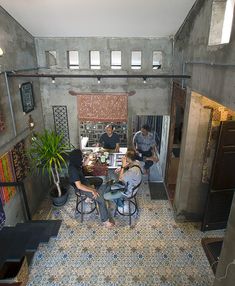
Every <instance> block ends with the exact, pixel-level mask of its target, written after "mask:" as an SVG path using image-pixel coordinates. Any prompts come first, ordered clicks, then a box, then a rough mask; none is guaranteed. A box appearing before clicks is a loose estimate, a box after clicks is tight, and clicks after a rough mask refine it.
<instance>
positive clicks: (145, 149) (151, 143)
mask: <svg viewBox="0 0 235 286" xmlns="http://www.w3.org/2000/svg"><path fill="white" fill-rule="evenodd" d="M133 145H134V149H135V151H136V154H137V155H136V159H137V160H139V161H144V162H145V163H144V170H145V174H149V169H150V167H151V166H152V165H153V162H158V161H159V159H158V157H157V154H156V151H157V148H156V142H155V139H154V136H153V134H152V133H150V127H149V126H148V125H147V124H144V125H143V126H142V127H141V130H140V131H137V132H136V133H135V135H134V137H133Z"/></svg>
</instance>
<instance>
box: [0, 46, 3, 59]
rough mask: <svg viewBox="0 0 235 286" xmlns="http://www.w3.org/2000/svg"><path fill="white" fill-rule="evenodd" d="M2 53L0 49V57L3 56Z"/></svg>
mask: <svg viewBox="0 0 235 286" xmlns="http://www.w3.org/2000/svg"><path fill="white" fill-rule="evenodd" d="M3 54H4V52H3V50H2V49H1V48H0V57H1V56H3Z"/></svg>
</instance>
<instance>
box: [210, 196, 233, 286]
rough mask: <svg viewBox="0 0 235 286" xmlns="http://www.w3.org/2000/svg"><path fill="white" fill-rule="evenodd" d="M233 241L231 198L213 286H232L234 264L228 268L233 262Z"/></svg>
mask: <svg viewBox="0 0 235 286" xmlns="http://www.w3.org/2000/svg"><path fill="white" fill-rule="evenodd" d="M234 241H235V196H234V198H233V203H232V206H231V211H230V216H229V220H228V225H227V231H226V234H225V237H224V243H223V248H222V252H221V254H220V258H219V264H218V266H217V271H216V279H215V281H214V284H213V286H234V281H235V263H234V264H231V265H230V266H229V263H231V262H232V261H235V243H234ZM226 271H227V273H226ZM226 274H227V275H226ZM225 276H226V277H225Z"/></svg>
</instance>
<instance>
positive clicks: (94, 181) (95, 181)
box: [80, 177, 109, 222]
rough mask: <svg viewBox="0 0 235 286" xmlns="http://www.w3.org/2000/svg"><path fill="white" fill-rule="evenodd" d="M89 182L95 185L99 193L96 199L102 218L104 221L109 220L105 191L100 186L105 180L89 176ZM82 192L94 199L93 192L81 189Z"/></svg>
mask: <svg viewBox="0 0 235 286" xmlns="http://www.w3.org/2000/svg"><path fill="white" fill-rule="evenodd" d="M87 180H88V183H89V184H90V185H94V186H95V188H96V191H97V192H98V193H99V197H97V198H96V199H95V201H96V202H97V204H98V206H99V213H100V219H101V221H102V222H105V221H107V220H109V212H108V209H107V206H106V203H105V200H104V197H103V191H102V188H99V187H100V186H101V185H102V182H103V180H102V179H101V178H99V177H90V178H87ZM80 192H81V193H82V194H85V195H86V196H87V197H88V198H91V199H93V194H92V193H91V192H84V191H80Z"/></svg>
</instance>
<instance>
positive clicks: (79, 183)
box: [68, 149, 114, 227]
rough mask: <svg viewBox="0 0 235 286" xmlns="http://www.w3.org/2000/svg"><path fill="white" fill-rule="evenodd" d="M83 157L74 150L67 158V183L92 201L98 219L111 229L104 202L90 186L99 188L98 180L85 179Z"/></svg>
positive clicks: (77, 150) (78, 151)
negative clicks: (95, 203) (93, 201)
mask: <svg viewBox="0 0 235 286" xmlns="http://www.w3.org/2000/svg"><path fill="white" fill-rule="evenodd" d="M82 164H83V156H82V151H81V150H80V149H74V150H73V151H72V152H71V153H70V156H69V168H68V172H69V181H70V183H71V184H72V185H73V186H74V187H75V188H77V189H79V190H80V191H81V192H83V193H84V194H85V195H86V196H87V197H88V198H91V199H94V200H95V201H96V202H97V204H98V206H99V213H100V219H101V221H102V222H103V224H104V226H106V227H112V226H114V223H113V222H111V221H110V220H109V213H108V209H107V207H106V203H105V200H104V198H103V195H102V194H101V193H99V190H97V189H95V188H94V187H92V186H91V184H94V185H95V186H96V187H99V186H100V185H101V184H102V182H101V183H100V180H95V179H100V178H95V177H91V181H90V182H89V180H88V179H86V178H85V176H84V174H83V171H82Z"/></svg>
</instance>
